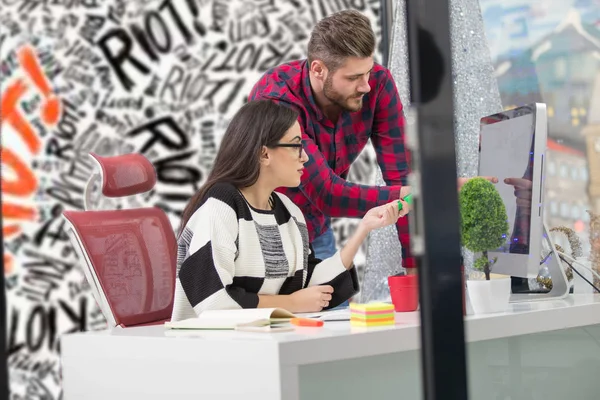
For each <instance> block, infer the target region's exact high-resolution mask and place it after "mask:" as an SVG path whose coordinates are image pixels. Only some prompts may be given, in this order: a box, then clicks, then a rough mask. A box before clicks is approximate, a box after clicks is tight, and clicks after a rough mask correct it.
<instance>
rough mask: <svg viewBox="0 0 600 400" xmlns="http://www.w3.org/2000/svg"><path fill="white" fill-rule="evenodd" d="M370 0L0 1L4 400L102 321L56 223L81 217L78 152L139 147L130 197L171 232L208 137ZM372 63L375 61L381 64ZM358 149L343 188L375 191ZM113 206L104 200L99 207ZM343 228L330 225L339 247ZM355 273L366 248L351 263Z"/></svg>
mask: <svg viewBox="0 0 600 400" xmlns="http://www.w3.org/2000/svg"><path fill="white" fill-rule="evenodd" d="M379 4H380V1H379V0H277V1H274V0H246V1H242V0H181V1H174V0H128V1H125V0H106V1H103V0H0V82H1V89H2V90H1V94H2V96H1V97H2V98H1V108H0V123H1V128H2V132H1V133H2V200H3V204H2V214H3V218H4V224H3V233H4V245H5V254H4V261H5V271H4V274H5V278H6V290H7V300H8V309H7V322H8V324H7V334H8V351H9V369H10V385H11V391H12V393H11V398H13V399H25V398H27V399H38V398H39V399H42V398H43V399H58V398H60V397H61V379H60V366H59V354H60V348H59V338H60V336H61V335H62V334H64V333H68V332H75V331H82V330H92V329H101V328H103V327H105V321H104V318H103V317H102V314H101V312H100V310H99V308H98V306H97V305H96V304H95V302H94V300H93V298H92V297H91V295H90V292H89V288H88V285H87V283H86V281H85V278H84V276H83V273H82V271H81V269H80V266H79V261H78V259H77V258H76V255H75V253H74V251H73V248H72V246H71V244H70V242H69V240H68V238H67V236H66V233H65V224H64V222H63V220H62V216H61V213H62V211H63V210H67V209H82V208H83V200H82V193H83V188H84V185H85V183H86V181H87V179H88V178H89V176H90V174H91V173H92V164H91V163H90V160H89V157H88V153H89V152H96V153H98V154H100V155H116V154H123V153H129V152H142V153H144V154H145V155H146V156H147V157H148V158H149V159H150V160H151V161H152V162H153V163H154V165H155V167H156V170H157V174H158V183H157V186H156V187H155V189H154V190H153V191H152V192H151V193H148V194H147V195H146V196H144V197H142V198H141V200H142V203H143V204H144V205H156V206H158V207H161V208H162V209H164V210H165V211H166V212H167V214H168V215H169V217H170V218H171V221H172V223H173V227H174V228H176V227H177V225H178V221H179V215H180V212H181V210H182V209H183V207H184V206H185V204H186V201H187V200H188V198H189V197H190V196H191V195H192V194H193V193H194V191H195V190H196V189H197V188H198V187H199V185H201V184H202V183H203V181H204V179H205V177H206V174H207V173H208V172H209V171H210V169H211V166H212V162H213V159H214V156H215V153H216V150H217V148H218V146H219V142H220V138H221V136H222V134H223V132H224V129H225V127H226V126H227V123H228V120H229V119H230V118H231V116H232V115H233V113H235V111H236V110H237V109H238V108H239V107H240V106H241V105H242V104H243V103H244V101H245V99H246V97H247V94H248V92H249V91H250V89H251V87H252V85H253V84H254V83H255V82H256V81H257V80H258V78H259V77H260V75H261V74H262V73H263V72H264V71H266V70H267V69H269V68H271V67H274V66H276V65H278V64H281V63H283V62H286V61H288V60H292V59H297V58H303V57H305V53H306V50H305V49H306V44H307V40H308V37H309V34H310V30H311V28H312V26H313V25H314V24H315V22H316V21H318V20H319V19H320V18H322V17H323V16H325V15H328V14H330V13H332V12H335V11H339V10H341V9H343V8H354V9H358V10H360V11H362V12H363V13H365V14H366V15H368V16H370V17H371V18H372V21H373V26H374V29H375V31H376V33H377V35H378V36H379V32H380V28H379V20H378V12H379ZM376 59H379V54H378V55H377V57H376ZM374 176H375V167H374V153H373V151H372V149H368V150H367V151H365V152H364V153H363V155H362V156H361V158H360V159H359V161H358V162H357V163H356V165H355V166H354V167H353V169H352V171H351V176H350V180H353V181H357V182H373V181H374ZM118 205H119V203H118V202H117V201H114V200H107V201H106V202H105V205H104V206H105V207H107V208H110V207H117V206H118ZM355 224H356V221H355V220H344V219H341V220H336V221H335V222H334V228H335V231H336V234H337V238H338V241H341V240H345V238H346V237H347V235H348V234H350V233H351V232H352V231H353V229H354V228H355ZM358 261H359V262H358V264H359V266H360V264H361V263H364V252H363V253H362V254H361V255H360V256H359V258H358Z"/></svg>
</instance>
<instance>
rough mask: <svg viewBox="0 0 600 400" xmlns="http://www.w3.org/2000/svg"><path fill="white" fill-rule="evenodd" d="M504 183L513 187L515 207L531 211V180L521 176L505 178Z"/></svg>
mask: <svg viewBox="0 0 600 400" xmlns="http://www.w3.org/2000/svg"><path fill="white" fill-rule="evenodd" d="M504 183H506V184H507V185H511V186H513V187H514V188H515V197H516V198H517V207H520V208H521V210H522V211H523V212H531V196H532V192H531V189H532V187H533V182H532V181H530V180H529V179H523V178H506V179H505V180H504Z"/></svg>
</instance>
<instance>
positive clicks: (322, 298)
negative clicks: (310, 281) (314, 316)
mask: <svg viewBox="0 0 600 400" xmlns="http://www.w3.org/2000/svg"><path fill="white" fill-rule="evenodd" d="M332 293H333V287H331V286H329V285H321V286H311V287H308V288H306V289H302V290H298V291H297V292H294V293H292V294H291V295H290V299H291V301H292V310H289V311H291V312H319V311H321V310H322V309H323V308H325V307H327V306H329V301H331V294H332Z"/></svg>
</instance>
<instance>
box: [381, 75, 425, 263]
mask: <svg viewBox="0 0 600 400" xmlns="http://www.w3.org/2000/svg"><path fill="white" fill-rule="evenodd" d="M384 73H385V79H384V81H383V84H381V85H380V86H379V88H378V89H379V93H377V108H376V109H375V118H374V121H373V130H372V134H371V142H372V143H373V147H374V148H375V154H376V155H377V163H378V164H379V168H381V175H382V177H383V180H384V181H385V183H386V184H387V185H388V186H394V185H402V186H406V185H408V182H407V178H408V174H409V172H410V152H409V151H408V149H407V148H406V145H405V134H404V124H405V119H404V113H403V110H402V102H401V101H400V96H399V95H398V89H397V88H396V83H395V82H394V79H393V78H392V76H391V74H390V72H389V71H388V70H387V69H385V70H384ZM396 227H397V229H398V239H399V240H400V243H401V244H402V260H403V265H404V267H405V268H414V267H416V264H415V260H414V259H413V258H412V255H411V253H410V233H409V226H408V218H400V219H399V220H398V223H397V224H396Z"/></svg>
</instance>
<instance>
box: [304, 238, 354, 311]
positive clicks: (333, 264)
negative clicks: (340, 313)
mask: <svg viewBox="0 0 600 400" xmlns="http://www.w3.org/2000/svg"><path fill="white" fill-rule="evenodd" d="M307 278H308V279H307V282H308V284H307V286H308V287H310V286H318V285H330V286H332V287H333V294H332V295H331V301H330V302H329V306H328V307H327V309H331V308H334V307H337V306H339V305H340V304H342V303H343V302H344V301H346V300H348V299H349V298H350V297H352V296H354V295H355V294H356V293H358V290H359V284H358V274H357V273H356V268H354V266H352V267H351V268H350V269H348V270H347V269H346V267H344V264H343V263H342V256H341V255H340V251H339V250H338V251H337V252H336V253H335V254H334V255H333V256H332V257H329V258H326V259H325V260H320V259H318V258H316V257H315V255H314V251H313V249H312V246H310V249H309V255H308V274H307Z"/></svg>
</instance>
